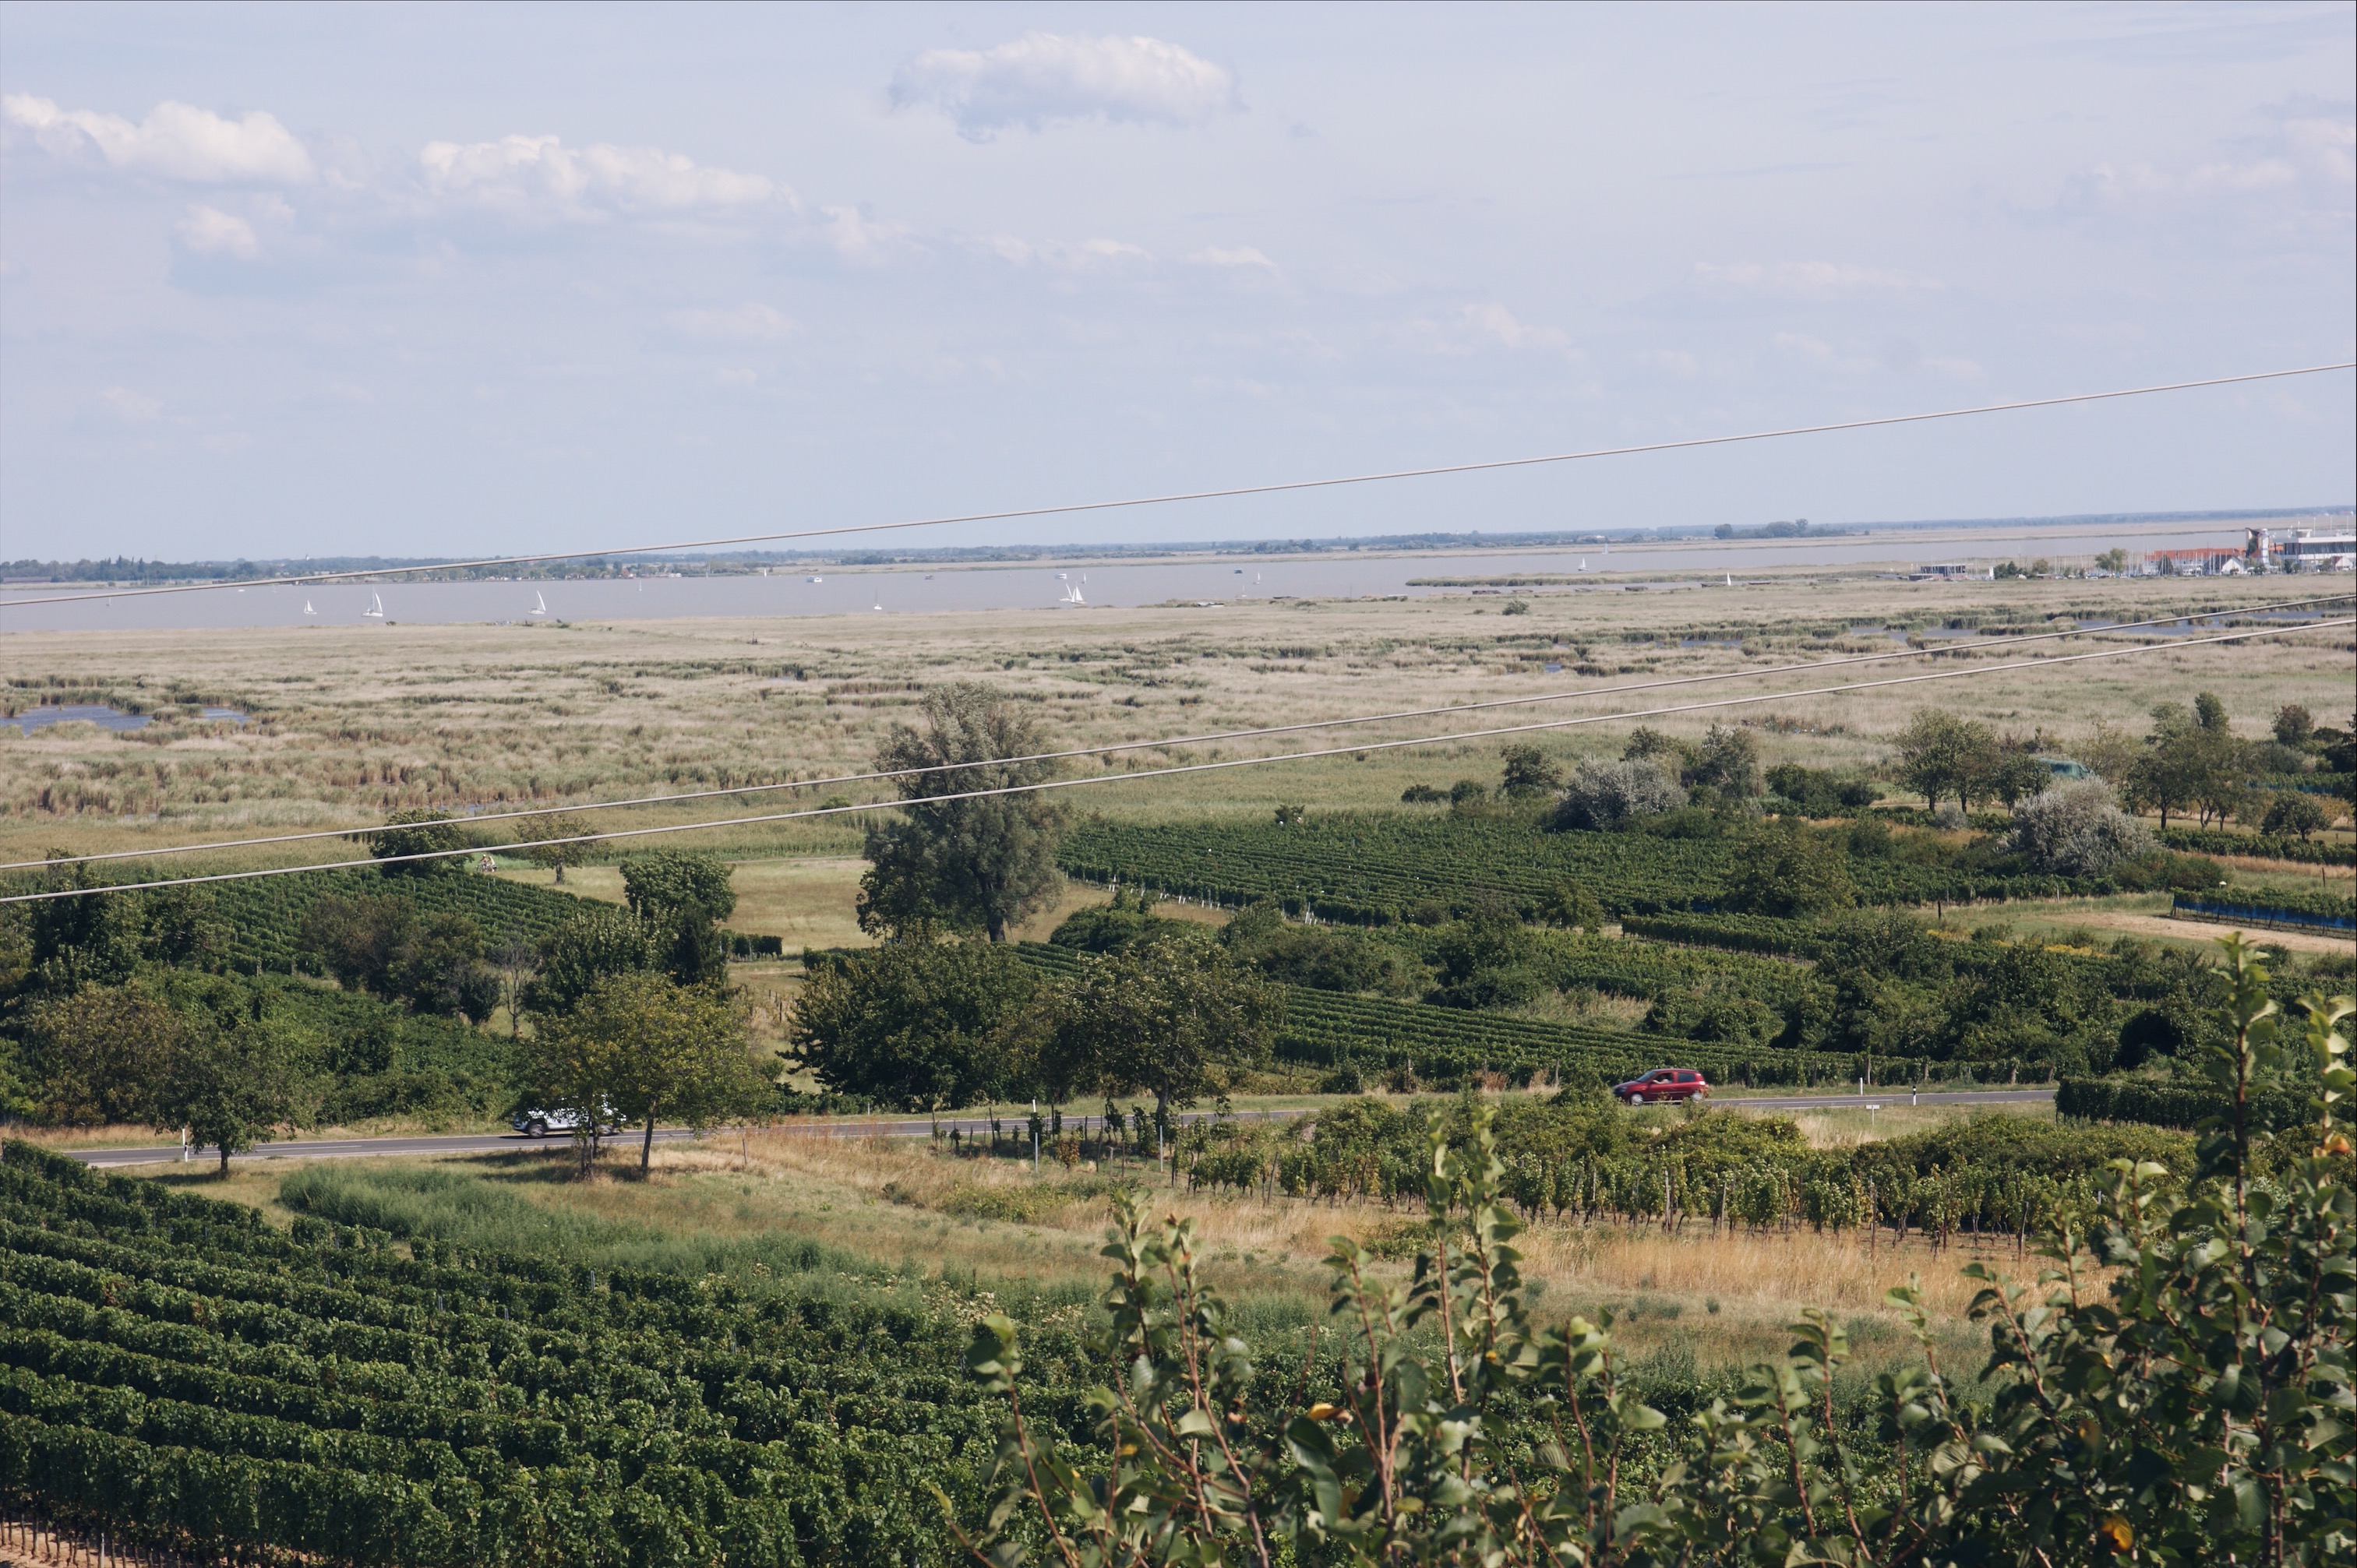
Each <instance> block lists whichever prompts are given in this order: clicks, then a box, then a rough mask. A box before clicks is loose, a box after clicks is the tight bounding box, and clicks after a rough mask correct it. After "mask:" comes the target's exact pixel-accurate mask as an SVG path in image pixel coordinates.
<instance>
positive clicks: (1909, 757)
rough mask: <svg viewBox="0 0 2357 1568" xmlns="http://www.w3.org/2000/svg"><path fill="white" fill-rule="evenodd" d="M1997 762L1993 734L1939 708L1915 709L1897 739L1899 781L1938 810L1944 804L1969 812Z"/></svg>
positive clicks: (1925, 807)
mask: <svg viewBox="0 0 2357 1568" xmlns="http://www.w3.org/2000/svg"><path fill="white" fill-rule="evenodd" d="M1997 759H1998V752H1997V742H1996V733H1995V732H1994V731H1992V730H1991V729H1990V728H1989V727H1988V725H1985V724H1982V723H1980V722H1979V721H1977V720H1975V719H1962V718H1958V717H1957V716H1956V715H1955V714H1951V713H1948V712H1946V711H1945V710H1943V709H1940V708H1919V709H1917V710H1916V713H1915V716H1914V717H1913V718H1912V719H1910V720H1909V721H1908V724H1907V727H1906V728H1905V729H1904V730H1902V731H1900V736H1899V778H1900V782H1902V783H1904V784H1905V785H1906V786H1907V787H1908V788H1909V789H1912V790H1914V791H1915V792H1916V793H1917V794H1919V795H1921V796H1922V797H1923V809H1924V810H1926V811H1938V810H1939V809H1940V802H1941V800H1943V799H1946V800H1954V801H1955V802H1956V803H1957V804H1958V805H1960V806H1962V807H1963V808H1964V810H1966V811H1970V810H1972V803H1973V798H1974V797H1975V795H1980V794H1985V793H1993V792H1994V791H1990V790H1987V789H1986V788H1985V785H1986V781H1988V780H1989V779H1990V777H1991V775H1992V774H1993V773H1994V771H1995V769H1996V762H1997Z"/></svg>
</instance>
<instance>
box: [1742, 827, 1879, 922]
mask: <svg viewBox="0 0 2357 1568" xmlns="http://www.w3.org/2000/svg"><path fill="white" fill-rule="evenodd" d="M1723 898H1724V902H1725V903H1726V904H1727V907H1728V908H1733V909H1741V910H1744V911H1746V912H1748V913H1750V914H1754V915H1774V916H1778V917H1781V918H1787V919H1790V918H1801V917H1805V916H1811V915H1824V914H1829V913H1831V912H1832V911H1834V910H1835V909H1846V908H1849V907H1850V906H1851V905H1853V904H1855V903H1857V886H1856V885H1855V884H1853V883H1852V882H1851V881H1850V877H1849V865H1848V857H1847V856H1846V854H1843V853H1842V851H1841V849H1840V847H1839V846H1838V845H1836V844H1835V843H1832V842H1830V841H1829V840H1827V839H1825V838H1823V837H1821V836H1819V835H1818V834H1816V833H1813V832H1809V831H1808V830H1807V829H1805V828H1801V827H1798V826H1795V825H1793V824H1792V823H1791V822H1785V821H1783V820H1782V819H1779V820H1778V821H1777V822H1776V823H1775V824H1774V825H1773V826H1771V827H1770V828H1768V829H1767V830H1765V831H1764V832H1760V834H1759V835H1758V836H1757V837H1755V838H1754V839H1753V840H1752V841H1751V842H1750V843H1749V845H1747V846H1746V850H1745V853H1744V854H1740V855H1738V856H1737V857H1736V869H1735V875H1733V876H1731V877H1729V878H1728V879H1727V891H1726V893H1725V894H1724V896H1723Z"/></svg>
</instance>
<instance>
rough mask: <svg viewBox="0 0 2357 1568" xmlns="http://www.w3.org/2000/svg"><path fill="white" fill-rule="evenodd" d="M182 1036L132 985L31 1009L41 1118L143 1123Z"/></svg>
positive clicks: (28, 1025) (101, 988)
mask: <svg viewBox="0 0 2357 1568" xmlns="http://www.w3.org/2000/svg"><path fill="white" fill-rule="evenodd" d="M187 1033H188V1029H187V1024H186V1021H185V1020H184V1019H183V1018H182V1017H181V1015H180V1014H179V1013H178V1011H177V1010H175V1009H174V1008H173V1007H172V1006H171V1005H170V1004H168V1003H166V1002H164V1001H162V1000H161V999H159V998H157V997H156V996H153V995H151V994H149V993H147V992H146V991H145V990H143V989H142V988H141V987H140V986H139V985H138V983H136V982H134V983H130V984H127V985H87V986H84V987H82V988H81V990H79V991H77V992H75V993H72V994H71V995H68V996H57V997H51V998H49V999H48V1000H45V1001H42V1002H38V1003H36V1004H34V1005H33V1006H31V1007H29V1008H27V1010H26V1013H25V1017H24V1024H23V1039H24V1052H25V1058H26V1066H27V1069H29V1070H30V1074H31V1078H32V1082H33V1083H34V1084H35V1085H36V1086H38V1093H39V1102H38V1114H39V1115H40V1117H41V1119H42V1120H43V1121H46V1122H61V1123H66V1124H69V1125H81V1124H89V1123H93V1122H145V1121H146V1120H147V1119H148V1113H149V1112H150V1111H151V1110H152V1109H153V1108H154V1106H155V1105H156V1100H157V1096H158V1095H159V1094H160V1093H161V1092H162V1090H163V1087H164V1084H165V1080H166V1079H167V1076H168V1075H169V1073H170V1071H171V1068H172V1062H173V1058H174V1057H175V1056H176V1055H177V1054H178V1050H179V1047H180V1044H181V1041H182V1039H183V1037H184V1036H186V1035H187Z"/></svg>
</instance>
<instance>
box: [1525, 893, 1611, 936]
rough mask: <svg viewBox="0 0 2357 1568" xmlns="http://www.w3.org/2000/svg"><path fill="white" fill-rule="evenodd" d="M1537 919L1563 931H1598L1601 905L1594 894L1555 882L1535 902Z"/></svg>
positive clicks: (1602, 921) (1601, 910)
mask: <svg viewBox="0 0 2357 1568" xmlns="http://www.w3.org/2000/svg"><path fill="white" fill-rule="evenodd" d="M1538 914H1539V918H1541V919H1542V920H1544V921H1545V922H1546V923H1547V924H1548V925H1550V926H1561V927H1563V928H1564V929H1566V930H1580V931H1600V930H1602V929H1604V921H1605V913H1604V906H1603V905H1602V904H1601V903H1599V902H1598V900H1597V897H1596V895H1595V894H1593V893H1590V892H1589V891H1588V890H1587V888H1585V887H1582V886H1579V885H1578V884H1577V883H1575V882H1558V883H1556V884H1555V886H1553V887H1550V888H1549V889H1547V891H1546V893H1545V895H1544V897H1541V898H1540V900H1539V909H1538Z"/></svg>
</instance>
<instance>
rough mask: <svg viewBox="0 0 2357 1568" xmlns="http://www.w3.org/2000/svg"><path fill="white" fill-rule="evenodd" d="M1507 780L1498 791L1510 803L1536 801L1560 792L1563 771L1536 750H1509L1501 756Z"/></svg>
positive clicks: (1534, 748)
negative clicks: (1514, 801)
mask: <svg viewBox="0 0 2357 1568" xmlns="http://www.w3.org/2000/svg"><path fill="white" fill-rule="evenodd" d="M1500 755H1501V756H1502V757H1504V758H1505V764H1506V777H1505V782H1504V784H1503V785H1502V786H1501V788H1502V789H1504V791H1505V795H1506V798H1507V799H1508V800H1535V799H1537V798H1538V797H1540V796H1542V795H1552V794H1554V793H1555V791H1556V790H1557V789H1562V788H1563V769H1562V768H1558V767H1556V766H1555V760H1554V758H1552V757H1548V756H1547V754H1546V753H1545V752H1544V751H1541V750H1540V749H1539V748H1538V747H1537V746H1507V747H1506V748H1505V749H1504V750H1503V751H1502V752H1501V754H1500Z"/></svg>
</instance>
